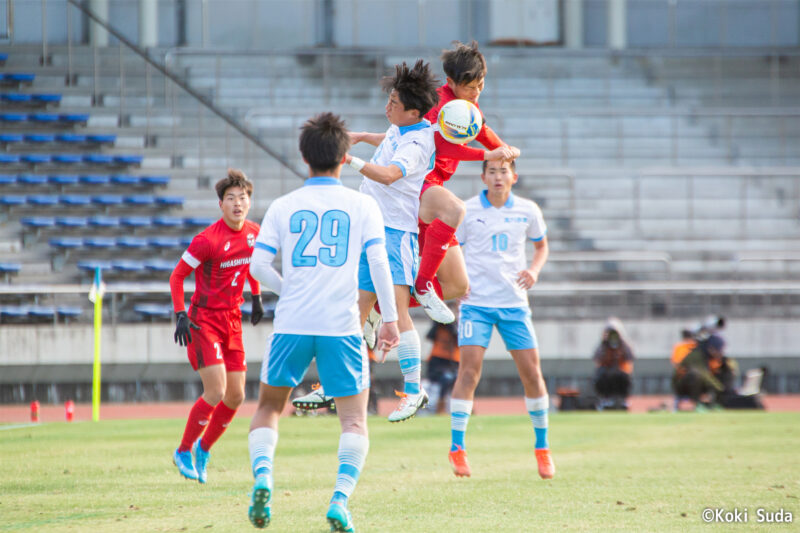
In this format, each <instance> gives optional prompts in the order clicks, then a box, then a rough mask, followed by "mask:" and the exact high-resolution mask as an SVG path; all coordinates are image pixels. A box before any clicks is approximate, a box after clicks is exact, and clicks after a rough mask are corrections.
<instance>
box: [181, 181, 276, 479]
mask: <svg viewBox="0 0 800 533" xmlns="http://www.w3.org/2000/svg"><path fill="white" fill-rule="evenodd" d="M215 188H216V191H217V196H218V197H219V207H220V209H221V210H222V218H220V219H219V220H218V221H217V222H215V223H214V224H212V225H211V226H209V227H207V228H206V229H204V230H203V231H202V232H200V233H199V234H198V235H197V236H196V237H195V238H194V239H192V242H191V244H189V248H188V249H187V250H186V252H184V254H183V256H182V257H181V260H180V261H178V264H177V266H176V267H175V270H173V271H172V275H171V276H170V278H169V286H170V292H171V294H172V304H173V308H174V309H175V317H176V319H177V327H176V328H175V342H177V343H178V344H180V345H181V346H186V351H187V352H188V355H189V362H190V363H191V364H192V368H193V369H194V370H195V371H197V373H198V374H199V375H200V379H201V380H202V382H203V395H202V396H201V397H200V398H198V400H197V401H196V402H195V404H194V406H193V407H192V410H191V411H190V412H189V419H188V420H187V421H186V429H185V430H184V432H183V439H182V440H181V444H180V446H178V449H176V450H175V453H174V456H173V460H174V462H175V465H176V466H177V467H178V470H179V471H180V473H181V474H182V475H183V476H184V477H186V478H188V479H196V480H198V481H200V483H205V482H206V466H207V463H208V459H209V453H208V452H209V450H210V449H211V446H213V445H214V443H215V442H216V441H217V439H219V438H220V436H221V435H222V433H224V432H225V429H226V428H227V427H228V424H229V423H230V422H231V420H233V416H234V414H236V409H237V408H238V407H239V406H240V405H241V404H242V401H244V383H245V372H246V370H247V363H245V359H244V346H243V345H242V312H241V310H240V309H239V306H240V305H242V303H243V302H244V298H243V297H242V291H243V290H244V280H245V279H247V280H248V282H249V283H250V290H251V292H252V293H253V307H252V314H251V318H250V321H251V322H252V324H253V325H256V324H258V321H259V320H261V317H262V316H264V309H263V307H262V305H261V288H260V285H259V283H258V282H257V281H256V280H255V279H253V278H252V277H251V276H250V274H249V267H250V254H251V253H252V252H253V246H254V245H255V242H256V235H258V229H259V228H258V224H256V223H254V222H250V221H248V220H247V212H248V211H249V210H250V196H251V195H252V194H253V184H252V183H251V182H250V181H249V180H248V179H247V177H246V176H245V175H244V173H243V172H241V171H240V170H234V169H231V170H229V171H228V177H227V178H225V179H222V180H220V181H219V182H217V184H216V186H215ZM198 267H199V268H198ZM195 269H197V270H196V272H195V291H194V294H193V295H192V304H191V305H190V306H189V312H188V313H187V312H186V311H185V310H184V302H183V280H184V279H186V277H187V276H188V275H189V274H191V273H192V271H193V270H195ZM203 430H205V431H203ZM200 435H202V438H200ZM192 452H194V462H192Z"/></svg>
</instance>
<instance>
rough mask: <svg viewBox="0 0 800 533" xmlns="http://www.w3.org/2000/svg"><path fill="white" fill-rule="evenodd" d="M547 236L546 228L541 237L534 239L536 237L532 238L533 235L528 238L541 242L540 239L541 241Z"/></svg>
mask: <svg viewBox="0 0 800 533" xmlns="http://www.w3.org/2000/svg"><path fill="white" fill-rule="evenodd" d="M545 237H547V230H544V233H542V236H541V237H539V238H538V239H534V238H532V237H528V238H529V239H530V240H532V241H533V242H539V241H541V240H542V239H544V238H545Z"/></svg>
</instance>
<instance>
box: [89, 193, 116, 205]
mask: <svg viewBox="0 0 800 533" xmlns="http://www.w3.org/2000/svg"><path fill="white" fill-rule="evenodd" d="M92 203H93V204H97V205H104V206H114V205H121V204H122V196H120V195H118V194H100V195H98V196H92Z"/></svg>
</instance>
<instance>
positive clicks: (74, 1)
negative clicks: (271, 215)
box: [67, 0, 303, 178]
mask: <svg viewBox="0 0 800 533" xmlns="http://www.w3.org/2000/svg"><path fill="white" fill-rule="evenodd" d="M67 1H68V2H69V3H70V4H71V5H72V6H74V7H75V8H77V9H78V10H80V11H81V12H83V13H84V14H85V15H86V16H87V17H89V18H90V19H92V20H93V21H94V22H95V23H97V24H99V25H100V26H101V27H103V29H105V30H106V31H107V32H108V33H110V34H111V35H113V36H114V37H115V38H116V39H117V40H118V41H119V42H120V44H121V45H124V46H125V47H127V48H128V49H129V50H131V51H132V52H134V53H135V54H136V55H138V56H139V57H141V58H142V59H143V60H144V61H145V62H146V63H147V64H148V65H150V66H152V67H153V68H154V69H156V70H157V71H158V72H160V73H161V74H162V75H164V77H166V78H169V79H170V80H171V81H172V82H173V83H175V84H176V85H177V86H178V87H180V88H181V89H183V90H184V91H185V92H186V93H187V94H189V95H190V96H192V97H193V98H194V99H195V100H197V102H198V103H200V104H201V105H202V106H204V107H205V108H206V109H208V110H209V111H211V112H212V113H214V114H215V115H217V116H218V117H219V118H221V119H222V120H223V121H224V122H225V123H226V124H227V125H228V126H230V127H231V128H233V129H235V130H236V131H238V132H239V133H240V134H242V135H243V136H244V137H245V138H247V139H248V140H249V141H250V142H252V143H253V144H255V145H256V146H258V147H259V148H261V149H262V150H263V151H264V152H265V153H267V154H269V155H270V156H271V157H272V158H273V159H275V160H276V161H278V162H279V163H280V164H281V165H283V166H284V167H285V168H287V169H288V170H289V171H290V172H292V173H293V174H295V175H296V176H297V177H299V178H302V177H303V174H302V173H300V172H299V171H298V170H297V169H296V168H294V167H293V166H292V165H291V164H290V163H289V161H288V160H287V159H286V158H284V157H283V156H282V155H281V154H279V153H278V152H276V151H275V150H273V149H272V148H271V147H269V146H268V145H267V144H265V143H264V142H263V141H262V140H261V139H260V138H259V137H258V135H255V134H253V133H252V132H250V131H249V130H248V129H247V128H245V127H244V126H242V125H241V124H240V123H239V122H238V121H237V120H236V119H235V118H234V117H233V116H231V115H230V114H229V113H227V112H225V111H223V110H222V109H220V108H219V107H217V106H216V105H215V104H214V103H213V102H212V101H211V100H209V99H208V98H206V97H205V96H203V95H202V94H200V93H199V92H198V91H196V90H195V89H194V88H192V87H191V86H190V85H189V84H188V83H186V82H185V81H184V80H183V79H182V78H180V77H179V76H178V75H176V74H174V73H173V72H172V71H170V70H169V69H168V68H166V66H164V65H162V64H159V63H158V62H157V61H154V60H153V59H152V58H151V57H150V56H149V55H148V54H147V52H146V51H145V50H143V49H142V48H140V47H138V46H137V45H135V44H133V43H132V42H131V41H129V40H128V39H127V38H125V36H124V35H122V33H120V32H119V31H117V30H116V29H115V28H113V27H112V26H111V25H109V24H108V23H106V22H105V21H104V20H102V19H100V18H99V17H98V16H97V15H95V14H94V13H93V12H92V11H91V10H90V9H89V8H88V7H86V6H84V5H83V4H82V2H81V0H67Z"/></svg>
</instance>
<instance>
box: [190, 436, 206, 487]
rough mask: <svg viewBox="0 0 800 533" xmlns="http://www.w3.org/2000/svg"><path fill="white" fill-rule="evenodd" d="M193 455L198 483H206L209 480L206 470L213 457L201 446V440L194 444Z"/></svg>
mask: <svg viewBox="0 0 800 533" xmlns="http://www.w3.org/2000/svg"><path fill="white" fill-rule="evenodd" d="M192 453H193V454H194V467H195V470H197V481H199V482H200V483H205V482H206V480H207V479H208V472H207V470H206V468H207V467H208V459H209V458H210V457H211V453H210V452H207V451H205V450H204V449H203V447H202V446H200V439H197V440H196V441H195V442H194V446H192Z"/></svg>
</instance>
